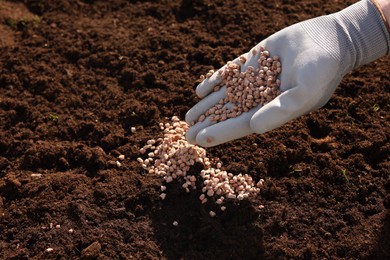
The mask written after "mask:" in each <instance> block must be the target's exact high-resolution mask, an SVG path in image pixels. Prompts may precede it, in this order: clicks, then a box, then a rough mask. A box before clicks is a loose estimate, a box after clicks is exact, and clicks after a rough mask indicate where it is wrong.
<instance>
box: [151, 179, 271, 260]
mask: <svg viewBox="0 0 390 260" xmlns="http://www.w3.org/2000/svg"><path fill="white" fill-rule="evenodd" d="M167 190H168V191H169V192H168V193H167V197H166V199H165V200H164V201H163V203H162V206H161V208H160V211H157V212H155V213H154V215H153V216H152V219H153V223H154V228H155V233H156V238H157V240H158V241H159V243H160V246H161V248H162V249H163V251H164V255H165V256H166V257H167V258H168V259H180V258H182V257H183V258H184V259H217V258H218V259H262V258H263V253H264V246H263V232H262V229H261V228H260V227H259V226H255V225H254V223H255V220H256V219H257V217H258V214H257V213H256V211H255V209H254V207H253V206H251V205H250V203H249V202H241V204H240V205H233V204H227V205H226V206H227V210H226V211H225V212H222V211H221V210H220V208H219V206H218V205H217V204H215V202H213V201H210V200H209V201H208V202H207V203H206V204H201V203H200V201H199V199H198V197H199V194H198V192H195V191H191V192H190V193H185V191H184V190H183V189H182V188H181V187H180V185H178V184H173V185H170V186H169V187H168V189H167ZM210 210H214V211H215V212H216V213H217V216H215V217H213V218H211V217H210V216H209V211H210ZM174 221H177V223H178V225H177V226H174V225H173V222H174Z"/></svg>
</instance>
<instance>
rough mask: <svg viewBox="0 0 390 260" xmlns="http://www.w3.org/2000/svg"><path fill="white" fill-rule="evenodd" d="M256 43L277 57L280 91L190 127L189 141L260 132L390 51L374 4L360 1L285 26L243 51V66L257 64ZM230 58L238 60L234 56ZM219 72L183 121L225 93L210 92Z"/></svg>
mask: <svg viewBox="0 0 390 260" xmlns="http://www.w3.org/2000/svg"><path fill="white" fill-rule="evenodd" d="M260 46H264V48H265V49H266V50H268V51H269V52H270V55H271V56H275V55H277V56H279V57H280V60H281V63H282V73H281V75H280V80H281V86H280V89H281V91H282V94H281V95H279V96H278V97H276V98H275V99H274V100H272V101H271V102H270V103H268V104H266V105H264V106H262V107H261V106H258V107H256V108H253V109H252V110H250V111H249V112H246V113H243V114H242V115H240V116H239V117H236V118H231V119H228V120H226V121H223V122H220V123H217V124H212V123H211V121H210V120H209V119H208V118H206V120H204V121H203V122H200V123H196V124H195V125H194V126H192V127H191V128H190V129H189V130H188V132H187V134H186V138H187V140H188V142H190V143H192V144H198V145H200V146H204V147H210V146H215V145H218V144H221V143H225V142H228V141H231V140H234V139H237V138H241V137H244V136H247V135H249V134H252V133H258V134H261V133H264V132H267V131H269V130H272V129H274V128H277V127H280V126H282V125H283V124H285V123H287V122H288V121H290V120H293V119H295V118H297V117H299V116H301V115H304V114H306V113H309V112H311V111H313V110H316V109H318V108H320V107H322V106H323V105H325V104H326V102H327V101H328V100H329V99H330V97H331V95H332V93H333V92H334V90H335V89H336V87H337V86H338V85H339V83H340V81H341V80H342V78H343V77H344V75H345V74H347V73H348V72H350V71H352V70H353V69H355V68H357V67H359V66H361V65H364V64H366V63H369V62H371V61H373V60H375V59H378V58H380V57H381V56H384V55H386V54H387V53H389V48H390V47H389V46H390V36H389V32H388V31H387V29H386V25H385V24H384V21H383V19H382V17H381V14H380V12H379V11H378V9H377V8H376V7H375V5H373V3H372V2H371V1H370V0H363V1H360V2H358V3H356V4H354V5H351V6H349V7H348V8H346V9H344V10H342V11H340V12H338V13H334V14H331V15H327V16H321V17H317V18H314V19H311V20H308V21H304V22H301V23H297V24H295V25H292V26H290V27H287V28H285V29H283V30H281V31H279V32H277V33H275V34H273V35H271V36H270V37H268V38H267V39H265V40H264V41H262V42H260V43H259V44H258V45H257V46H256V47H255V49H256V50H257V54H256V55H255V56H253V54H252V51H249V52H248V53H246V54H244V56H245V57H246V58H247V59H246V60H247V61H246V63H245V64H244V65H242V66H241V71H245V70H246V69H247V67H248V66H253V67H254V68H255V69H256V68H257V67H258V63H257V60H258V59H259V53H260V52H259V49H260ZM233 62H234V63H237V64H239V60H238V59H236V60H234V61H233ZM222 69H223V68H222ZM219 83H221V77H220V75H219V74H218V73H214V74H213V75H212V76H211V77H210V78H207V79H206V80H204V81H203V82H202V83H200V84H199V85H198V87H197V88H196V93H197V95H198V96H199V97H200V98H203V99H202V100H201V101H200V102H199V103H197V104H196V105H195V106H194V107H192V108H191V109H190V110H189V111H188V112H187V115H186V122H187V123H189V124H190V123H191V122H197V120H198V118H199V116H200V115H202V114H203V113H205V112H206V111H207V110H208V109H209V108H210V107H212V106H214V105H215V104H216V103H217V102H218V101H219V100H220V99H221V98H224V97H225V90H226V88H225V87H223V88H221V90H219V91H218V92H213V93H211V94H209V93H210V92H212V90H213V88H214V86H215V85H217V84H219Z"/></svg>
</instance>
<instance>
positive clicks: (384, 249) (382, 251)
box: [368, 210, 390, 259]
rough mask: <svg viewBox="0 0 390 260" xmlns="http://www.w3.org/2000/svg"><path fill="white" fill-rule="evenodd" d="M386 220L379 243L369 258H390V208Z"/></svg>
mask: <svg viewBox="0 0 390 260" xmlns="http://www.w3.org/2000/svg"><path fill="white" fill-rule="evenodd" d="M384 222H385V224H384V225H383V227H382V230H381V233H380V235H379V239H378V243H377V245H376V247H375V248H374V250H373V251H372V252H371V255H370V257H369V258H368V259H390V210H387V215H386V219H385V220H384Z"/></svg>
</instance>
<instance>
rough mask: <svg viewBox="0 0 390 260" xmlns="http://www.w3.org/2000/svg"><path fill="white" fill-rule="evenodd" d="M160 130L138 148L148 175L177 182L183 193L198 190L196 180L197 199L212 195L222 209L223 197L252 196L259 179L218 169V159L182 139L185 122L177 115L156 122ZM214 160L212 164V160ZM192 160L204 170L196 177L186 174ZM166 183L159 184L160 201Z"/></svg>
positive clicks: (258, 187)
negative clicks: (168, 119) (168, 121)
mask: <svg viewBox="0 0 390 260" xmlns="http://www.w3.org/2000/svg"><path fill="white" fill-rule="evenodd" d="M159 126H160V129H161V130H163V131H164V136H163V138H158V139H157V140H155V139H151V140H148V141H147V143H146V145H145V146H144V147H142V148H141V149H140V153H141V154H146V155H147V156H148V158H146V159H142V158H137V161H138V162H139V163H140V164H141V165H142V167H143V168H144V169H145V170H146V171H147V172H148V173H151V174H156V175H157V176H160V177H162V178H163V179H164V181H165V182H166V183H171V182H173V181H179V182H180V183H181V185H182V188H183V189H184V190H185V191H186V192H190V190H191V189H198V187H197V186H196V183H197V181H198V180H199V179H200V180H199V182H198V183H202V187H200V189H201V192H202V194H201V195H200V197H199V199H200V201H201V203H202V204H203V203H206V202H207V198H211V197H212V198H213V199H214V200H215V201H216V204H217V205H219V207H220V208H221V210H222V211H224V210H225V209H226V207H225V206H222V205H223V204H224V201H225V198H226V199H230V200H243V199H248V198H250V197H253V196H256V195H257V194H258V193H259V191H260V187H261V184H262V182H261V181H260V182H258V183H255V182H254V181H253V180H252V178H251V177H250V176H249V175H248V174H238V175H234V174H232V173H228V172H226V171H223V170H222V169H221V167H222V163H221V162H220V161H219V160H217V159H216V160H211V159H210V158H208V157H207V156H206V150H205V149H204V148H201V147H199V146H196V145H193V144H190V143H188V142H187V140H186V138H185V133H186V131H187V130H188V128H189V125H188V124H187V123H186V122H184V121H180V120H179V118H178V117H176V116H174V117H172V122H171V123H165V124H163V123H160V124H159ZM214 161H215V162H216V163H215V165H214V163H213V162H214ZM195 163H201V164H203V166H204V169H203V170H202V171H201V172H200V174H199V175H198V176H195V175H190V174H189V170H190V168H191V166H193V165H194V164H195ZM165 190H166V186H161V191H162V192H163V193H161V194H160V197H161V199H162V200H164V199H165V198H166V193H165V192H164V191H165Z"/></svg>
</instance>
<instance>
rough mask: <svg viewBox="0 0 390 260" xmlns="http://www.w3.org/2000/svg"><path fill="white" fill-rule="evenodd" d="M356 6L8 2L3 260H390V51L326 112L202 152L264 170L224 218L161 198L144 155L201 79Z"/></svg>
mask: <svg viewBox="0 0 390 260" xmlns="http://www.w3.org/2000/svg"><path fill="white" fill-rule="evenodd" d="M353 2H355V1H335V0H332V1H325V0H321V1H314V0H298V1H292V0H286V1H281V0H276V1H258V0H243V1H233V0H224V1H220V0H218V1H206V0H195V1H189V0H182V1H168V0H165V1H158V0H154V1H137V0H128V1H126V0H109V1H94V0H47V1H39V0H23V1H4V0H1V1H0V258H1V259H27V258H32V259H75V258H85V259H93V258H98V259H131V258H133V259H159V258H168V259H180V258H183V259H278V258H305V259H310V258H314V259H316V258H330V259H336V258H345V259H389V258H390V252H389V251H390V210H389V208H390V195H389V190H390V177H389V172H390V160H389V150H390V144H389V140H388V138H389V136H390V133H389V132H390V117H389V103H388V101H389V99H390V93H389V90H390V87H389V85H390V76H389V75H390V74H389V67H390V66H389V64H390V59H389V57H385V58H382V59H380V60H378V61H376V62H373V63H371V64H369V65H366V66H364V67H361V68H359V69H358V70H356V71H354V72H353V73H352V74H349V75H347V76H346V77H345V78H344V80H343V81H342V83H341V85H340V87H339V88H338V89H337V90H336V92H335V94H334V95H333V97H332V99H331V100H330V101H329V103H328V104H327V105H326V106H325V107H324V108H322V109H320V110H318V111H316V112H313V113H311V114H309V115H306V116H303V117H301V118H299V119H298V120H295V121H292V122H290V123H288V124H286V125H285V126H283V127H281V128H279V129H277V130H274V131H271V132H269V133H267V134H263V135H257V136H256V135H253V136H250V137H247V138H243V139H241V140H238V141H235V142H232V143H229V144H224V145H221V146H218V147H216V148H212V149H207V152H208V156H209V157H213V158H220V159H221V161H222V162H223V163H224V166H225V169H226V170H229V171H230V172H232V173H235V174H238V173H248V174H250V175H251V176H252V177H253V178H254V179H255V180H256V181H257V180H259V179H261V178H263V179H265V186H264V188H263V189H262V191H261V194H260V195H259V196H258V197H257V198H256V199H254V200H251V201H244V202H242V203H233V202H230V203H228V205H227V207H228V209H227V210H226V212H223V213H222V212H217V213H218V214H217V216H216V217H215V218H210V217H209V215H208V211H209V210H210V208H212V207H213V205H212V202H210V203H208V204H206V205H202V204H201V203H200V201H199V200H198V195H199V193H197V192H196V191H192V192H190V193H185V192H184V191H183V190H182V189H181V188H180V186H179V184H170V185H168V190H167V198H166V199H165V200H164V201H162V200H161V199H160V198H159V194H160V186H161V184H162V183H163V182H162V180H161V179H160V178H159V177H156V176H153V175H150V174H148V173H146V172H145V171H144V170H143V169H142V167H141V165H140V164H139V163H138V162H137V161H136V158H137V157H139V156H140V155H139V152H138V150H139V148H140V147H142V146H143V145H144V144H145V142H146V140H148V139H150V138H158V137H161V136H162V133H161V131H160V130H159V127H158V123H159V122H168V121H169V120H168V118H170V117H172V116H174V115H176V116H179V117H180V118H182V119H184V115H185V113H186V111H187V110H188V109H189V108H190V107H191V106H192V105H194V104H195V103H196V102H197V101H198V99H197V97H196V96H195V93H194V89H195V86H196V85H197V83H199V80H198V79H199V75H200V74H204V73H206V72H207V71H208V70H209V69H212V68H219V67H221V66H222V65H223V64H225V62H227V61H228V60H232V59H234V58H235V57H237V56H238V55H240V54H242V53H244V52H246V51H248V50H249V49H250V48H251V47H252V46H254V45H255V44H257V43H258V42H259V41H261V40H262V39H264V38H266V37H267V36H269V35H271V34H272V33H274V32H276V31H278V30H280V29H282V28H284V27H286V26H288V25H291V24H294V23H296V22H299V21H302V20H305V19H308V18H311V17H316V16H319V15H323V14H328V13H332V12H335V11H338V10H340V9H342V8H344V7H346V6H348V5H349V4H352V3H353ZM131 127H136V129H137V131H136V132H135V133H132V132H131V130H130V129H131ZM121 154H123V155H125V159H124V160H122V161H120V166H119V165H118V163H117V161H119V159H118V156H119V155H121ZM200 170H201V169H200V168H199V167H195V168H194V169H192V171H193V172H194V174H196V173H199V171H200ZM261 205H262V206H264V207H261ZM259 206H260V207H259ZM173 221H177V222H178V225H177V226H174V225H172V223H173Z"/></svg>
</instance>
